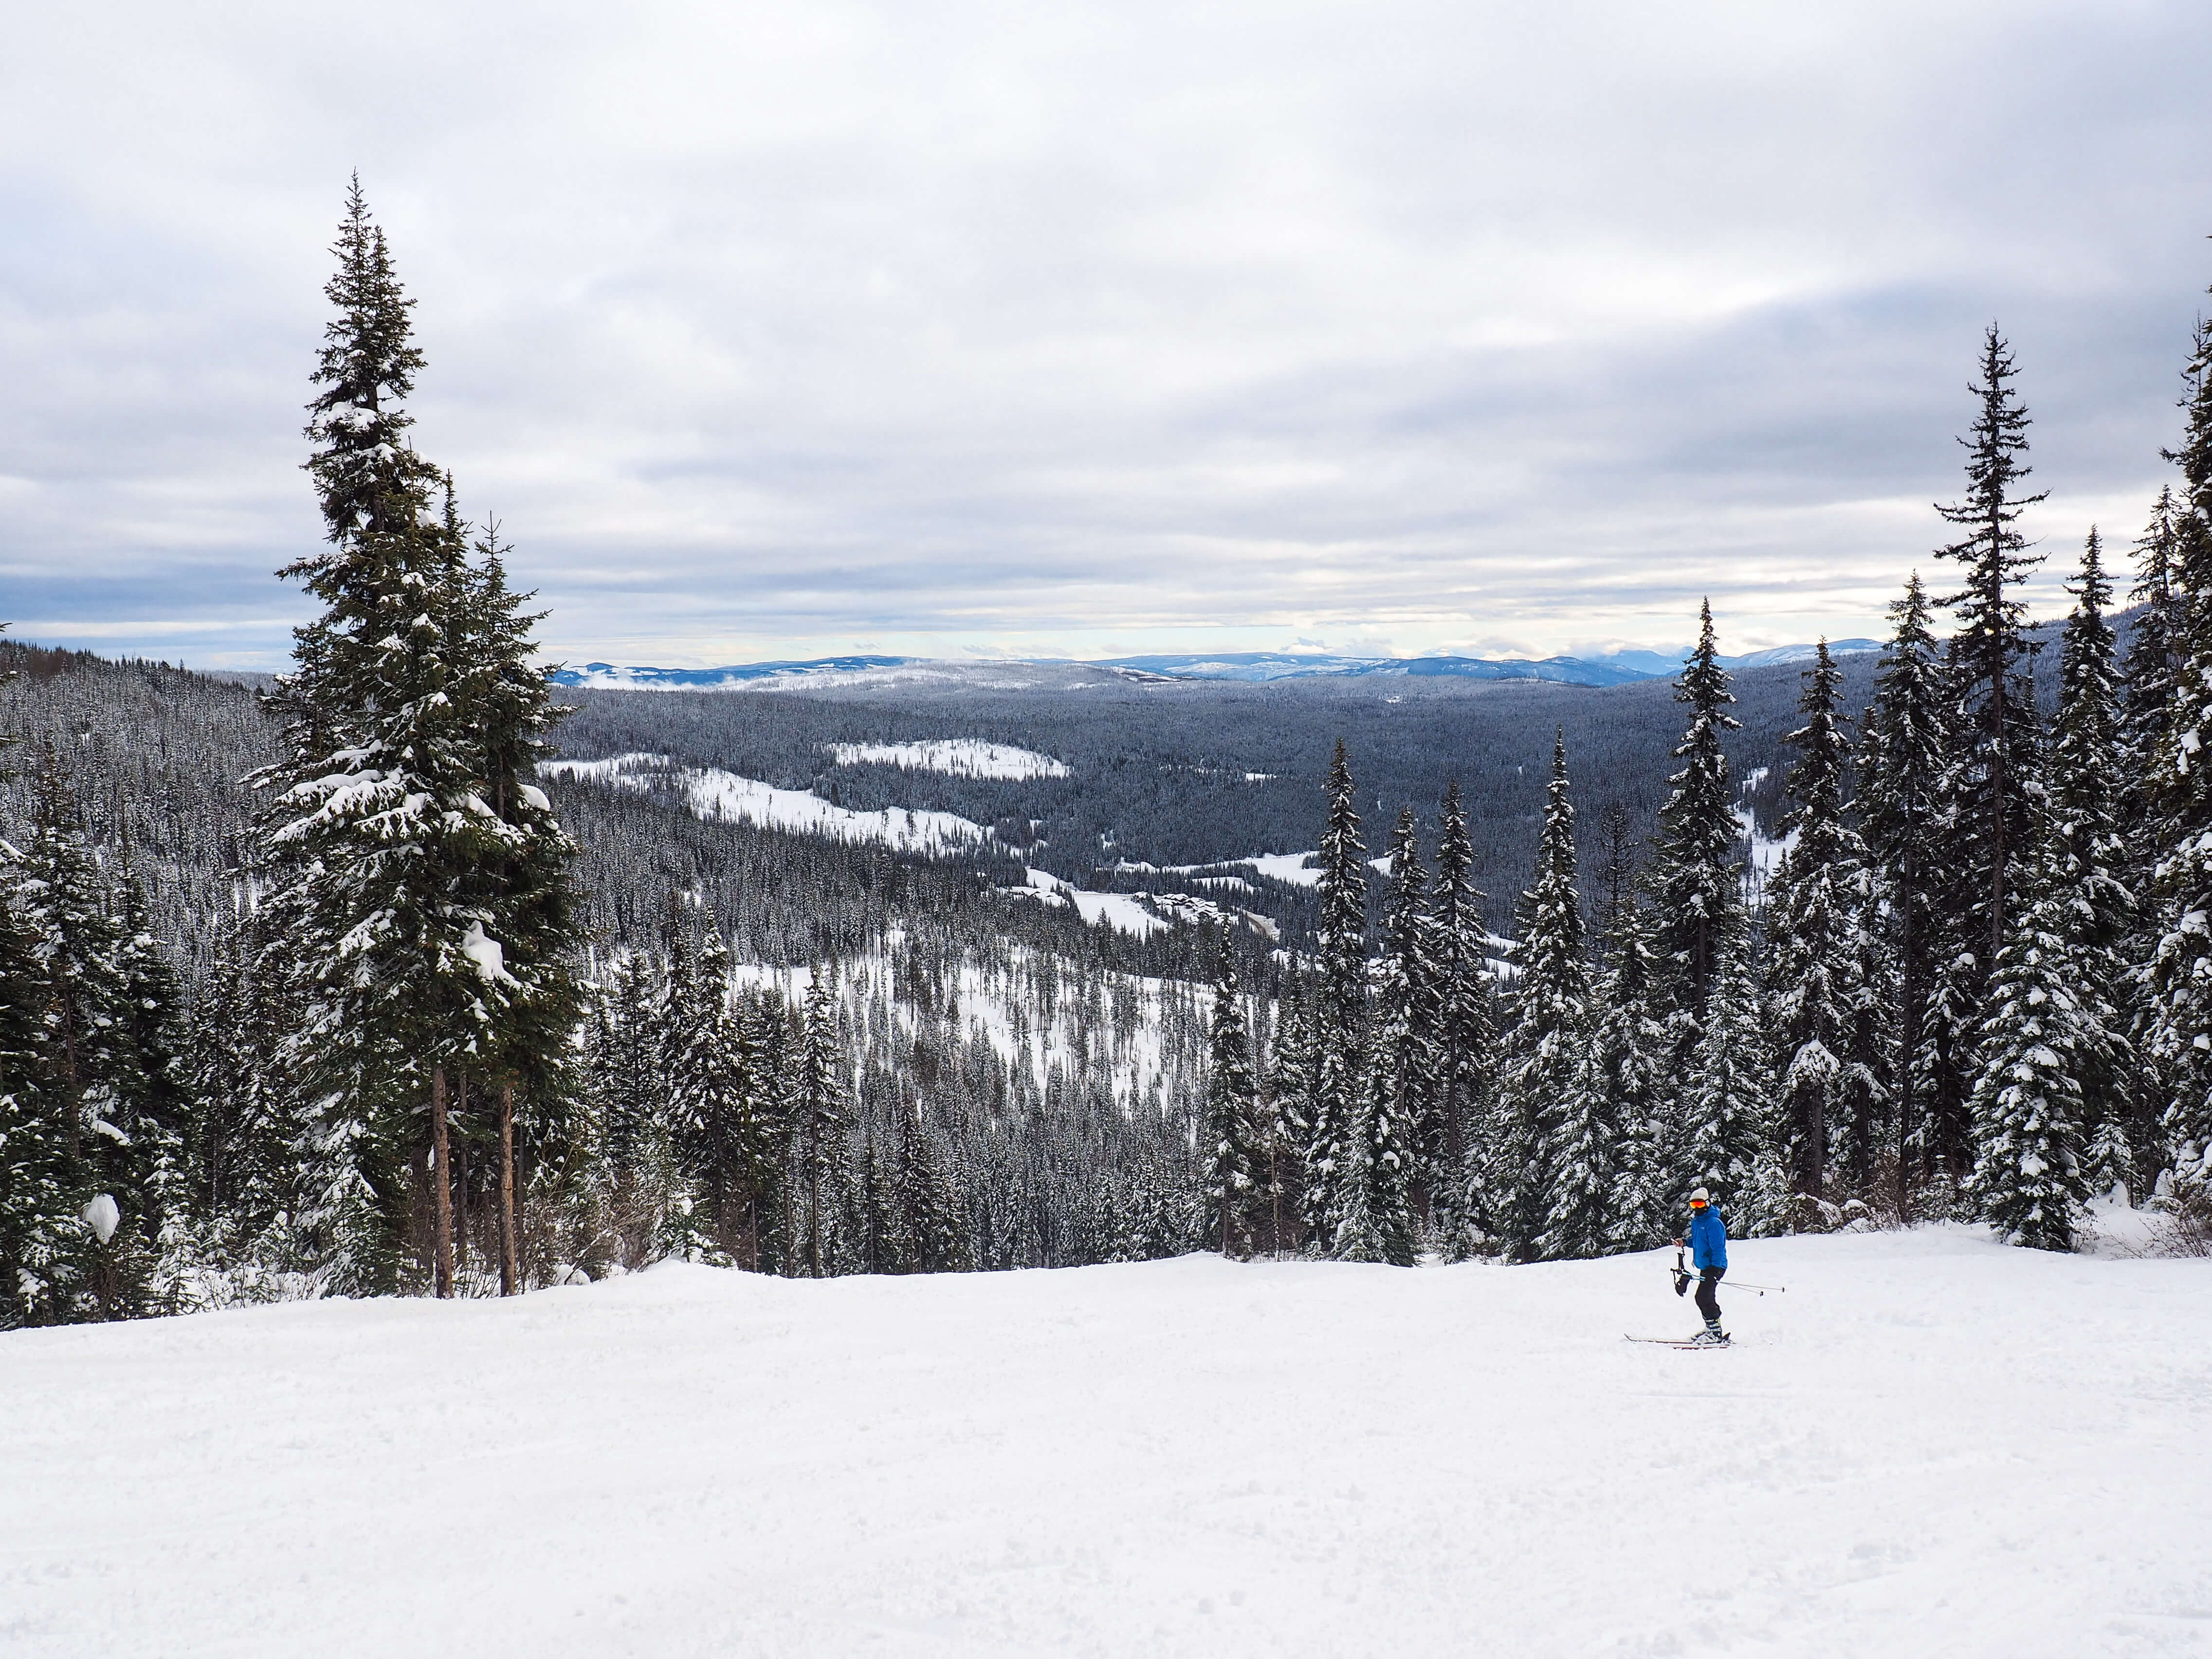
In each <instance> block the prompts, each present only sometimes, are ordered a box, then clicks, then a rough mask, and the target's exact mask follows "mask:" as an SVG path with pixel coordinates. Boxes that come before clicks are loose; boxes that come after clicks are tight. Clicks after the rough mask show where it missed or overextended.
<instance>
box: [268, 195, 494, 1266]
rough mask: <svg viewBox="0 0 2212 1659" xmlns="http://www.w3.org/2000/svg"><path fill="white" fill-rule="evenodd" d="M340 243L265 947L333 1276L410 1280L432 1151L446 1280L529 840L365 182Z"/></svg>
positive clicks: (435, 1262)
mask: <svg viewBox="0 0 2212 1659" xmlns="http://www.w3.org/2000/svg"><path fill="white" fill-rule="evenodd" d="M333 252H335V253H336V255H337V261H338V270H337V275H336V276H333V277H332V278H331V283H330V284H329V286H328V287H327V289H325V293H326V295H328V297H329V298H330V300H331V304H332V306H333V307H334V308H335V309H336V311H337V316H336V317H335V318H334V319H332V320H331V323H330V325H328V327H327V328H326V329H325V343H324V347H323V350H322V354H321V356H320V358H319V362H318V364H317V367H316V370H315V373H314V374H313V380H314V383H315V384H316V385H317V386H319V387H320V388H321V391H320V392H319V393H318V395H317V397H316V398H315V399H314V401H313V403H312V404H310V405H309V410H310V416H311V418H310V420H309V423H308V427H307V435H308V437H309V439H310V440H311V441H313V443H314V444H315V446H316V448H315V453H314V454H313V457H312V459H310V460H309V462H308V464H307V470H308V471H309V473H310V475H311V476H312V477H313V479H314V481H315V483H316V486H317V489H318V492H319V495H320V497H321V505H322V510H323V517H324V522H325V529H326V532H327V535H328V542H329V545H328V547H327V548H326V550H324V551H322V552H320V553H316V554H312V555H309V556H307V557H305V558H302V559H300V560H298V561H296V562H294V563H293V564H292V565H290V566H289V567H287V568H286V570H285V571H284V573H283V574H286V575H287V576H289V577H291V578H293V579H295V580H299V581H300V582H301V584H302V585H303V586H305V587H306V588H307V592H309V593H310V594H311V595H312V596H313V598H314V599H317V600H319V602H320V603H321V604H322V605H323V607H324V609H323V612H322V614H321V615H320V616H319V617H316V618H315V619H314V620H313V621H312V622H310V623H307V625H306V626H304V627H302V628H301V629H298V630H296V631H295V635H294V641H295V653H294V654H295V671H294V672H293V673H292V674H291V675H289V677H286V678H284V679H283V680H281V681H280V682H279V683H278V687H277V690H276V694H275V700H276V703H277V705H278V706H279V707H280V708H282V709H283V711H284V713H285V714H286V716H287V728H286V733H285V736H286V738H287V741H288V746H289V749H290V751H291V753H290V757H289V760H287V761H286V762H284V763H281V764H280V765H279V766H277V767H276V768H274V769H271V770H270V773H268V774H266V775H264V780H263V781H264V782H265V783H269V784H272V785H274V786H275V787H276V798H275V801H274V803H273V805H272V808H271V810H270V814H269V818H268V826H267V832H266V833H267V839H268V844H269V847H270V852H271V853H272V854H273V855H274V858H275V859H276V860H277V861H278V862H280V863H281V864H282V865H283V868H284V870H285V872H286V876H287V879H286V881H285V885H284V888H283V890H282V891H281V892H280V893H279V895H278V896H277V897H276V900H275V901H274V908H275V909H276V927H273V928H272V930H271V949H272V951H276V952H279V953H281V957H282V962H283V965H286V966H289V968H290V969H291V970H292V971H293V972H294V973H295V975H296V977H297V982H298V987H299V994H300V1000H301V1006H302V1011H303V1018H302V1024H301V1029H300V1030H298V1031H297V1032H295V1034H294V1036H293V1039H292V1042H290V1044H289V1048H288V1053H289V1061H290V1064H291V1066H292V1067H293V1069H294V1070H295V1072H296V1073H297V1074H298V1075H299V1077H300V1078H301V1079H302V1081H303V1082H304V1084H305V1085H306V1092H307V1098H308V1100H309V1101H310V1102H311V1103H312V1109H313V1117H312V1120H311V1121H310V1122H309V1123H308V1125H307V1126H306V1133H305V1136H304V1145H303V1148H302V1151H303V1152H304V1153H305V1155H306V1156H305V1158H304V1160H303V1161H304V1163H305V1164H306V1166H307V1185H308V1188H309V1190H308V1192H307V1194H306V1195H305V1198H304V1200H303V1204H302V1210H303V1212H304V1215H303V1219H304V1220H305V1221H306V1222H307V1225H308V1226H309V1227H310V1228H311V1229H312V1231H313V1233H314V1235H315V1236H316V1244H317V1247H318V1254H319V1257H320V1260H319V1262H318V1263H317V1266H318V1269H319V1277H320V1279H321V1280H322V1282H323V1284H324V1285H325V1288H327V1289H330V1290H332V1291H342V1292H382V1291H391V1290H393V1289H396V1288H398V1281H399V1269H400V1263H401V1260H402V1255H403V1250H404V1242H405V1232H406V1225H405V1224H406V1216H407V1212H408V1209H409V1186H410V1171H414V1170H420V1178H421V1179H422V1180H426V1181H427V1182H428V1187H429V1189H430V1194H431V1206H430V1210H431V1231H432V1238H431V1240H430V1242H429V1244H430V1248H429V1255H430V1257H431V1267H432V1273H433V1279H434V1284H435V1289H436V1290H437V1291H438V1293H439V1294H441V1295H450V1294H451V1293H452V1291H453V1227H452V1184H451V1175H450V1157H449V1148H448V1145H447V1121H446V1119H447V1085H448V1082H449V1080H450V1079H452V1078H453V1075H454V1073H455V1072H456V1071H457V1070H458V1069H459V1068H460V1067H462V1066H465V1065H466V1064H468V1063H470V1062H471V1061H472V1060H473V1059H474V1058H475V1057H476V1056H477V1055H478V1054H482V1053H483V1052H484V1051H485V1049H486V1048H487V1047H488V1046H489V1045H490V1044H491V1043H492V1042H494V1040H495V1037H496V1035H497V1033H498V1032H499V1030H501V1026H502V1024H503V1023H504V1021H505V1019H506V1018H507V1013H508V1010H509V1005H510V1003H511V1001H512V999H513V993H514V992H515V991H516V989H517V988H518V987H517V982H516V981H515V980H514V978H513V975H510V974H508V973H507V970H506V969H505V967H504V965H503V963H502V961H501V952H502V946H501V942H500V941H499V940H498V939H497V936H496V934H495V933H489V932H488V931H487V929H488V928H491V927H496V926H497V925H498V923H499V921H500V915H499V911H498V910H497V908H495V907H494V906H493V905H491V904H490V903H489V902H487V901H486V899H485V897H484V896H483V893H482V892H481V890H480V888H479V887H478V885H477V882H476V880H475V878H476V876H477V872H480V871H482V870H483V869H484V868H485V867H486V866H490V865H493V864H495V863H496V862H497V861H498V860H501V859H503V858H507V857H509V856H512V855H513V854H514V853H516V852H517V851H518V850H519V848H520V840H521V837H520V836H519V835H518V834H517V832H516V831H515V830H514V829H512V828H511V827H510V826H509V825H508V824H507V823H506V822H505V821H504V820H502V819H501V817H500V816H499V814H498V813H497V812H496V811H495V810H494V809H493V808H492V806H491V805H490V804H489V802H488V801H487V800H486V799H485V798H484V795H483V777H482V772H483V767H482V754H481V750H480V744H479V733H478V732H477V729H476V726H475V718H476V716H475V714H474V711H472V710H471V709H470V708H469V707H468V704H467V702H466V700H465V697H464V696H462V695H459V694H460V693H461V692H462V691H463V690H464V685H465V680H466V678H467V674H466V666H467V665H466V664H465V661H463V660H460V659H457V657H456V654H455V650H454V637H455V634H456V631H457V623H456V613H457V611H461V610H463V609H464V608H465V605H466V602H467V599H468V593H467V582H466V577H465V559H466V549H465V546H464V545H462V544H460V543H459V539H458V538H457V537H456V536H455V535H454V534H453V526H452V525H451V524H450V522H449V521H448V520H447V518H446V517H444V516H441V513H439V512H438V511H437V510H436V504H435V501H436V497H437V496H439V495H441V493H442V490H443V485H444V482H445V481H444V480H443V479H442V478H441V477H440V476H439V475H438V474H437V472H436V471H435V470H434V469H433V468H432V467H431V466H430V465H428V462H426V461H424V460H423V459H422V458H421V457H420V456H418V455H417V454H416V453H415V452H414V450H413V449H412V448H410V447H408V445H407V443H406V441H405V436H406V431H407V428H408V425H409V419H408V417H407V416H406V415H405V413H404V408H403V407H402V400H403V399H404V397H405V396H406V395H407V394H408V392H410V391H411V390H412V389H413V385H414V376H415V374H416V371H417V370H418V369H419V368H421V367H422V354H421V353H420V352H419V351H418V350H416V349H415V348H414V346H413V345H412V343H411V342H410V323H409V319H408V310H409V307H410V305H411V303H412V302H411V301H408V300H407V299H406V298H405V297H404V295H403V293H402V291H401V289H400V287H399V283H398V276H397V275H396V274H395V273H394V271H393V270H392V263H391V259H390V256H389V252H388V251H387V249H386V244H385V240H384V237H383V234H382V232H381V231H380V230H379V229H378V228H376V226H375V225H374V222H372V221H371V220H370V218H369V216H368V209H367V206H366V204H365V203H364V202H363V200H362V196H361V191H360V189H359V185H358V183H356V185H355V187H354V189H353V191H351V193H350V194H349V198H348V202H347V210H346V216H345V218H344V220H343V222H342V223H341V225H340V227H339V235H338V240H337V244H336V246H335V247H334V249H333ZM426 1118H427V1129H428V1133H427V1135H426V1134H425V1133H423V1131H424V1128H425V1119H426ZM426 1139H427V1140H428V1143H429V1144H428V1164H427V1167H424V1166H420V1165H417V1164H416V1158H417V1157H418V1156H419V1154H420V1152H421V1150H422V1146H423V1143H424V1141H425V1140H426Z"/></svg>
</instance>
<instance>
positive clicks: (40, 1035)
mask: <svg viewBox="0 0 2212 1659" xmlns="http://www.w3.org/2000/svg"><path fill="white" fill-rule="evenodd" d="M15 885H16V884H15V882H13V881H11V882H10V883H9V890H5V891H0V1330H6V1329H11V1328H15V1327H17V1326H21V1325H36V1324H46V1323H61V1322H65V1321H68V1320H70V1319H74V1318H76V1317H78V1316H80V1315H81V1309H80V1307H79V1304H78V1297H79V1293H80V1291H82V1285H83V1272H82V1268H83V1261H82V1258H83V1255H84V1244H83V1241H82V1231H81V1224H80V1223H79V1221H78V1219H77V1217H78V1214H79V1212H80V1210H81V1208H82V1205H83V1204H84V1203H85V1201H86V1200H87V1198H88V1196H89V1194H88V1191H87V1190H86V1187H87V1183H86V1182H85V1181H84V1178H83V1174H82V1170H81V1169H80V1168H79V1167H78V1162H77V1160H76V1158H73V1157H72V1156H71V1155H70V1146H71V1145H72V1141H73V1136H72V1126H73V1125H74V1124H75V1123H76V1117H77V1114H76V1102H75V1100H74V1098H73V1097H71V1096H70V1094H69V1093H68V1092H67V1091H65V1090H64V1087H63V1085H62V1072H61V1065H60V1062H59V1060H58V1055H57V1054H56V1053H55V1048H56V1047H57V1044H56V1042H55V1032H54V1028H53V1026H52V1024H51V1023H50V1021H49V1014H50V1012H51V1009H52V1001H51V996H50V993H49V988H48V981H47V975H46V969H45V967H44V964H43V963H41V961H40V938H39V934H38V933H37V931H36V930H35V929H34V927H33V925H32V923H31V922H30V921H27V919H26V918H25V917H24V916H23V915H21V911H20V909H19V907H18V902H17V893H16V892H15V890H13V889H14V888H15Z"/></svg>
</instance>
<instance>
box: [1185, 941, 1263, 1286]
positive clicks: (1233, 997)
mask: <svg viewBox="0 0 2212 1659" xmlns="http://www.w3.org/2000/svg"><path fill="white" fill-rule="evenodd" d="M1257 1086H1258V1085H1257V1079H1255V1076H1254V1074H1253V1070H1252V1038H1251V1033H1250V1031H1249V1030H1248V1028H1247V1025H1246V1023H1245V1018H1244V996H1243V990H1242V988H1241V987H1239V986H1238V985H1237V966H1236V963H1235V961H1234V960H1233V959H1232V958H1231V956H1230V953H1229V951H1228V950H1227V948H1226V947H1224V949H1223V951H1222V952H1221V968H1220V971H1219V974H1218V975H1217V977H1216V978H1215V980H1214V982H1213V1025H1212V1035H1211V1037H1210V1040H1209V1042H1208V1045H1207V1064H1206V1109H1205V1110H1206V1115H1205V1120H1204V1127H1203V1129H1202V1130H1201V1132H1200V1133H1201V1134H1202V1136H1203V1139H1201V1141H1200V1146H1203V1147H1204V1148H1205V1151H1206V1173H1205V1181H1206V1188H1205V1194H1206V1238H1207V1242H1208V1243H1210V1244H1212V1246H1213V1248H1214V1249H1218V1250H1219V1251H1220V1252H1221V1254H1222V1255H1225V1256H1249V1255H1251V1253H1252V1238H1251V1234H1252V1218H1251V1208H1252V1204H1253V1200H1254V1199H1255V1196H1256V1195H1257V1193H1258V1188H1259V1164H1260V1149H1259V1144H1258V1143H1259V1132H1258V1129H1257V1127H1255V1124H1254V1122H1253V1106H1252V1102H1253V1097H1254V1095H1255V1092H1256V1090H1257Z"/></svg>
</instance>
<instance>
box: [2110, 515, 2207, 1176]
mask: <svg viewBox="0 0 2212 1659" xmlns="http://www.w3.org/2000/svg"><path fill="white" fill-rule="evenodd" d="M2174 518H2175V508H2174V502H2173V489H2172V485H2170V484H2169V485H2165V486H2162V487H2161V488H2160V490H2159V492H2158V501H2157V502H2156V504H2155V505H2154V507H2153V508H2152V510H2151V517H2150V523H2149V524H2148V526H2146V527H2145V528H2144V531H2143V533H2142V535H2141V536H2140V537H2138V538H2136V548H2135V551H2136V583H2135V586H2134V587H2133V588H2131V589H2130V591H2129V595H2128V597H2129V599H2130V601H2131V602H2132V603H2133V605H2135V606H2136V615H2135V625H2134V629H2133V630H2132V632H2131V635H2130V639H2129V642H2128V651H2127V658H2126V660H2125V662H2124V665H2122V668H2121V673H2120V679H2121V687H2122V690H2121V702H2120V732H2119V742H2120V752H2119V755H2118V760H2117V763H2116V767H2115V769H2116V770H2117V772H2118V790H2119V794H2118V805H2119V818H2120V834H2121V837H2122V839H2123V842H2124V845H2125V848H2126V853H2127V857H2126V862H2125V864H2124V867H2123V870H2122V872H2121V873H2122V879H2123V880H2124V882H2125V884H2126V885H2127V888H2128V890H2129V892H2130V894H2132V895H2133V896H2134V898H2135V901H2136V905H2135V917H2134V926H2133V927H2131V928H2130V930H2129V934H2128V937H2127V939H2125V940H2124V943H2123V945H2122V946H2121V951H2122V956H2123V958H2124V961H2125V962H2126V963H2127V967H2128V973H2129V978H2130V984H2129V986H2128V987H2127V993H2126V995H2125V996H2124V1003H2125V1005H2126V1006H2127V1008H2128V1012H2129V1016H2130V1026H2129V1030H2128V1035H2129V1036H2130V1039H2131V1040H2132V1041H2133V1042H2134V1044H2135V1048H2136V1080H2135V1086H2134V1087H2133V1088H2132V1089H2131V1090H2130V1113H2129V1118H2128V1122H2127V1126H2126V1132H2127V1138H2128V1152H2129V1159H2130V1164H2132V1165H2133V1166H2134V1167H2135V1169H2136V1171H2137V1174H2138V1177H2139V1178H2142V1177H2148V1176H2151V1175H2152V1174H2154V1172H2155V1171H2157V1170H2160V1169H2162V1168H2164V1167H2165V1165H2166V1133H2165V1125H2164V1123H2163V1121H2162V1118H2163V1115H2164V1113H2165V1109H2166V1104H2167V1103H2168V1102H2169V1101H2170V1100H2171V1099H2172V1097H2173V1094H2174V1091H2173V1089H2172V1080H2171V1079H2170V1077H2169V1075H2168V1068H2167V1066H2166V1063H2165V1061H2164V1060H2163V1059H2162V1058H2161V1057H2160V1054H2158V1053H2157V1052H2156V1046H2155V1044H2154V1042H2152V1041H2151V1025H2152V1021H2153V1012H2154V1011H2153V1006H2152V1004H2151V1002H2150V1000H2149V999H2148V996H2147V995H2146V994H2145V992H2146V986H2147V981H2148V969H2149V965H2150V963H2151V962H2152V960H2153V959H2154V957H2156V956H2157V954H2158V942H2159V937H2160V932H2161V927H2160V905H2159V903H2158V902H2157V901H2156V897H2155V895H2156V891H2157V885H2158V883H2157V872H2158V866H2159V864H2160V860H2162V859H2163V858H2164V856H2165V849H2166V840H2167V836H2166V831H2167V829H2169V827H2170V825H2171V823H2172V819H2173V814H2174V812H2175V811H2176V809H2177V808H2178V806H2179V805H2180V800H2179V798H2178V797H2177V796H2176V794H2175V793H2174V792H2173V790H2172V782H2173V781H2178V780H2172V775H2171V773H2170V772H2169V771H2168V769H2167V766H2166V758H2167V755H2168V752H2169V751H2168V749H2167V744H2168V743H2169V742H2170V741H2171V739H2172V726H2173V707H2174V701H2175V697H2176V695H2177V687H2178V685H2179V680H2180V676H2181V673H2182V671H2183V667H2184V664H2185V646H2186V642H2187V640H2188V620H2189V619H2188V614H2187V607H2186V605H2185V604H2184V602H2183V598H2184V596H2183V593H2182V591H2181V587H2180V585H2179V568H2178V567H2179V545H2178V541H2177V538H2176V534H2175V531H2174Z"/></svg>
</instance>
